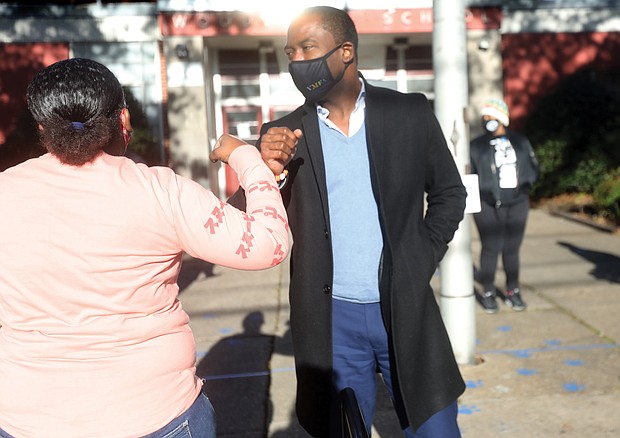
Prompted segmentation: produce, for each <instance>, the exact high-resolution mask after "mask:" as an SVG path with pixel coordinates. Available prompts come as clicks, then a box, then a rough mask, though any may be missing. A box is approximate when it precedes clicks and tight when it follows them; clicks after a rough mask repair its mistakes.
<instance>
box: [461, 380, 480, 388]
mask: <svg viewBox="0 0 620 438" xmlns="http://www.w3.org/2000/svg"><path fill="white" fill-rule="evenodd" d="M465 386H466V387H467V388H472V389H473V388H481V387H483V386H484V384H483V383H482V380H468V381H467V382H465Z"/></svg>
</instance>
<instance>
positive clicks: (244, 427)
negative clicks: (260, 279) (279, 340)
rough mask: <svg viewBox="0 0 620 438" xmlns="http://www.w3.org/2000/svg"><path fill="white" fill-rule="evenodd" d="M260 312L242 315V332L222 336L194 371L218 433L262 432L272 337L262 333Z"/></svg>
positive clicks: (256, 434)
mask: <svg viewBox="0 0 620 438" xmlns="http://www.w3.org/2000/svg"><path fill="white" fill-rule="evenodd" d="M264 323H265V319H264V316H263V313H262V312H258V311H257V312H250V313H248V314H247V315H246V317H245V318H244V319H243V332H242V333H239V334H235V335H232V336H228V337H225V338H222V339H221V340H220V341H218V342H217V343H216V344H215V345H213V347H212V348H211V349H210V350H209V351H208V352H207V354H206V356H205V357H204V358H202V360H201V361H200V362H199V363H198V365H197V369H196V373H197V374H198V376H200V377H202V378H204V379H205V380H206V383H205V388H206V393H207V394H208V396H209V400H211V403H212V404H213V408H214V409H215V415H216V419H217V431H218V436H221V437H225V436H229V437H248V438H249V437H262V436H265V433H266V432H265V431H266V430H267V425H268V424H269V422H270V416H271V412H272V408H271V403H270V402H268V403H267V404H265V400H269V384H270V374H269V368H268V366H269V360H270V358H271V353H272V351H273V342H274V337H273V336H269V335H266V334H263V333H262V332H261V328H262V326H263V324H264Z"/></svg>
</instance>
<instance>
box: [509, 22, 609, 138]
mask: <svg viewBox="0 0 620 438" xmlns="http://www.w3.org/2000/svg"><path fill="white" fill-rule="evenodd" d="M619 55H620V32H614V33H611V32H595V33H522V34H505V35H503V36H502V58H503V74H504V95H505V99H506V103H507V104H508V107H509V108H510V113H511V114H510V115H511V125H514V127H515V128H519V127H520V126H522V124H523V121H524V117H525V116H526V115H527V113H528V111H529V110H530V109H532V108H534V106H535V104H536V102H537V101H538V99H539V98H541V97H542V96H544V95H545V94H547V93H549V92H550V91H551V90H553V88H554V87H555V86H556V85H558V84H559V82H560V81H561V80H562V79H563V78H566V77H568V76H570V75H572V74H573V73H575V72H577V71H579V70H582V69H586V68H587V69H589V70H595V71H607V72H609V71H615V72H617V73H618V74H620V56H619Z"/></svg>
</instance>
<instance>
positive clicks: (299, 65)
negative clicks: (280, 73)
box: [288, 44, 353, 103]
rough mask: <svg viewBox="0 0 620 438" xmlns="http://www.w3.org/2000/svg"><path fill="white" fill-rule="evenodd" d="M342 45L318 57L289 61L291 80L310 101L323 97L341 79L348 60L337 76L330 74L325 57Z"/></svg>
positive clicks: (314, 101)
mask: <svg viewBox="0 0 620 438" xmlns="http://www.w3.org/2000/svg"><path fill="white" fill-rule="evenodd" d="M341 47H342V44H341V45H339V46H336V47H335V48H334V49H332V50H330V51H329V52H327V53H326V54H325V55H323V56H321V57H320V58H315V59H308V60H305V61H291V62H290V63H289V65H288V71H289V72H290V73H291V76H292V78H293V82H294V83H295V86H296V87H297V89H298V90H299V91H301V94H303V95H304V97H305V98H306V99H307V100H308V101H310V102H312V103H316V102H318V101H320V100H321V99H322V98H324V97H325V96H326V95H327V93H329V92H330V90H331V89H332V88H334V85H336V84H337V83H338V82H340V81H341V80H342V77H343V76H344V72H345V71H346V69H347V67H349V66H350V65H351V62H353V61H352V60H351V61H350V62H348V63H347V64H346V66H345V68H344V69H343V70H342V72H341V73H340V74H339V75H338V77H337V78H334V77H333V76H332V73H331V72H330V71H329V66H328V65H327V58H329V57H330V56H332V55H333V54H334V52H335V51H336V50H338V49H339V48H341Z"/></svg>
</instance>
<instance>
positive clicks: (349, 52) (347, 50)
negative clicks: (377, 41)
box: [342, 41, 355, 64]
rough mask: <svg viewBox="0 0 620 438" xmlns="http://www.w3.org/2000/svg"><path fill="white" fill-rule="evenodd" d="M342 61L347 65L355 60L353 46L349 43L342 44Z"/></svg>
mask: <svg viewBox="0 0 620 438" xmlns="http://www.w3.org/2000/svg"><path fill="white" fill-rule="evenodd" d="M342 49H343V50H342V60H343V61H344V62H345V63H347V64H349V63H351V62H353V61H354V60H355V46H354V45H353V43H352V42H350V41H345V42H344V43H342Z"/></svg>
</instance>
